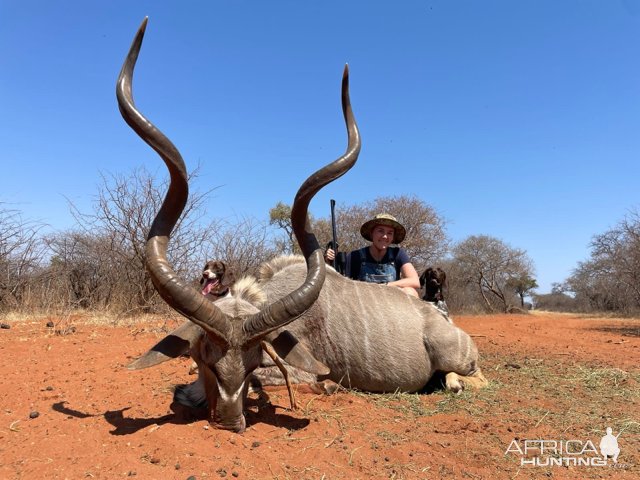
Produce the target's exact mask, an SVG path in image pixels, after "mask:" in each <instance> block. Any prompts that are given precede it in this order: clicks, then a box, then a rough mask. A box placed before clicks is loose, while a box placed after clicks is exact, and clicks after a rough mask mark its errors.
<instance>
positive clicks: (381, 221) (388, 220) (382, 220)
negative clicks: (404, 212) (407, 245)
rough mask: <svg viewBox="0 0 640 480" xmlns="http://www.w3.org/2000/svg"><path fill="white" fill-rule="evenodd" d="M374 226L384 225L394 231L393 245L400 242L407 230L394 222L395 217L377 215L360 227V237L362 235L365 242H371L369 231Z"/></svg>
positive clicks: (385, 214) (384, 214)
mask: <svg viewBox="0 0 640 480" xmlns="http://www.w3.org/2000/svg"><path fill="white" fill-rule="evenodd" d="M376 225H386V226H387V227H391V228H393V230H394V231H395V233H394V234H393V243H396V244H397V243H400V242H402V241H403V240H404V237H405V235H406V234H407V230H406V229H405V228H404V227H403V226H402V225H401V224H400V222H398V221H397V220H396V217H394V216H393V215H389V214H388V213H379V214H378V215H376V216H375V217H373V218H372V219H371V220H369V221H368V222H365V223H363V224H362V227H360V235H362V236H363V237H364V238H365V240H369V241H370V242H371V241H372V240H371V231H372V230H373V227H375V226H376Z"/></svg>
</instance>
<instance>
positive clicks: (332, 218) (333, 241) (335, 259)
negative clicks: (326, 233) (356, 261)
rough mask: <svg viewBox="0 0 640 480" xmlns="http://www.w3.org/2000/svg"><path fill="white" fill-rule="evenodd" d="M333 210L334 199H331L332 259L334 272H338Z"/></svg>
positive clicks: (336, 238)
mask: <svg viewBox="0 0 640 480" xmlns="http://www.w3.org/2000/svg"><path fill="white" fill-rule="evenodd" d="M335 208H336V201H335V200H334V199H331V233H332V235H333V240H332V243H333V249H332V250H333V251H334V252H335V255H334V257H333V268H335V270H336V271H338V234H337V229H336V212H335Z"/></svg>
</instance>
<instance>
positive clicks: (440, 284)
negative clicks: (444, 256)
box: [420, 267, 447, 303]
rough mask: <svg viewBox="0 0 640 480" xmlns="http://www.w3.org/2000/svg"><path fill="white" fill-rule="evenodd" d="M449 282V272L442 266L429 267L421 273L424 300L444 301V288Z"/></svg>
mask: <svg viewBox="0 0 640 480" xmlns="http://www.w3.org/2000/svg"><path fill="white" fill-rule="evenodd" d="M446 283H447V274H446V273H444V270H442V269H441V268H440V267H436V268H432V267H429V268H427V269H426V270H425V271H424V273H423V274H422V275H420V286H421V287H424V296H423V297H422V299H423V300H425V301H427V302H433V303H438V302H444V293H443V288H444V286H445V284H446Z"/></svg>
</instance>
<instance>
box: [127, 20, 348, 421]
mask: <svg viewBox="0 0 640 480" xmlns="http://www.w3.org/2000/svg"><path fill="white" fill-rule="evenodd" d="M146 25H147V19H146V18H145V19H144V21H143V22H142V25H141V26H140V28H139V30H138V32H137V34H136V36H135V38H134V40H133V43H132V45H131V48H130V50H129V53H128V55H127V57H126V59H125V62H124V64H123V66H122V70H121V72H120V75H119V77H118V81H117V86H116V96H117V99H118V106H119V108H120V112H121V114H122V116H123V118H124V119H125V121H126V122H127V123H128V124H129V126H130V127H131V128H132V129H133V130H134V131H135V132H136V133H137V134H138V135H139V136H140V137H141V138H142V139H143V140H144V141H145V142H146V143H147V144H149V146H151V147H152V148H153V149H154V150H155V151H156V152H157V153H158V154H159V155H160V157H161V158H162V160H163V161H164V163H165V164H166V166H167V168H168V170H169V174H170V184H169V188H168V192H167V194H166V197H165V199H164V202H163V204H162V206H161V208H160V210H159V212H158V213H157V215H156V217H155V219H154V221H153V224H152V226H151V229H150V232H149V235H148V237H147V245H146V263H147V269H148V271H149V274H150V277H151V279H152V281H153V284H154V286H155V288H156V290H157V291H158V293H159V294H160V295H161V296H162V298H163V299H164V300H165V301H166V302H167V303H168V304H169V305H170V306H171V307H172V308H174V309H175V310H176V311H177V312H179V313H180V314H182V315H183V316H184V317H186V318H187V319H189V320H190V322H187V323H185V324H184V325H183V326H182V327H180V328H178V329H177V330H176V331H175V332H173V333H172V334H170V335H169V336H168V337H167V338H165V339H164V340H163V341H161V342H160V344H159V345H158V346H156V347H154V349H152V350H151V351H150V352H148V353H147V354H146V355H144V356H143V357H141V358H140V359H138V360H137V361H135V362H134V363H133V364H132V365H130V368H132V369H137V368H145V367H147V366H151V365H153V364H155V363H158V359H166V358H167V356H169V357H173V356H176V355H178V354H180V353H181V352H182V351H185V350H189V349H190V354H191V356H192V357H193V359H194V360H195V361H196V363H197V364H198V371H199V374H198V375H199V378H198V385H199V386H200V387H201V388H199V389H193V388H192V389H179V390H177V391H176V399H177V400H178V401H182V402H183V403H189V404H190V405H193V404H194V403H195V404H200V405H202V404H205V405H206V406H207V410H208V416H209V421H210V422H211V423H212V424H214V425H215V426H217V427H219V428H224V429H228V430H233V431H236V432H242V431H244V429H245V426H246V422H245V418H244V414H243V410H244V402H245V399H246V396H247V389H248V386H249V381H248V380H249V377H250V375H251V373H252V372H253V371H254V370H255V369H256V368H258V367H259V366H260V363H261V361H262V348H264V346H267V347H268V348H269V349H270V350H271V351H273V352H275V353H276V354H277V355H278V356H279V357H281V358H283V359H284V360H285V361H286V362H288V363H290V364H291V365H296V366H297V367H300V368H302V369H305V370H307V371H311V372H315V373H316V374H320V373H327V372H328V370H327V368H326V367H325V366H324V365H322V364H320V363H318V362H317V361H316V360H315V359H314V358H313V357H311V356H310V355H309V354H308V351H307V350H306V349H305V347H304V346H303V345H302V344H300V343H297V341H296V340H295V338H293V337H292V336H291V334H289V333H288V332H284V333H282V334H280V335H277V334H276V333H274V332H275V331H276V330H278V329H280V328H282V327H283V326H285V325H287V324H288V323H290V322H292V321H294V320H295V319H296V318H298V317H299V316H300V315H301V314H303V313H304V312H305V311H306V310H307V309H309V307H310V306H311V305H313V303H314V302H315V301H316V299H317V298H318V295H319V293H320V290H321V288H322V285H323V283H324V280H325V275H326V271H325V264H324V260H323V256H322V251H321V249H320V248H319V245H318V242H317V240H316V237H315V235H314V234H313V232H312V231H311V229H310V222H309V221H308V219H307V210H308V206H309V203H310V201H311V199H312V198H313V197H314V195H315V194H316V193H317V192H318V191H319V190H320V189H321V188H322V187H324V186H325V185H327V184H328V183H330V182H332V181H333V180H335V179H337V178H338V177H340V176H342V175H343V174H344V173H346V172H347V171H348V170H349V169H350V168H351V167H352V166H353V165H354V163H355V162H356V160H357V157H358V154H359V152H360V136H359V132H358V129H357V126H356V123H355V119H354V117H353V114H352V112H351V106H350V102H349V94H348V69H347V68H346V67H345V72H344V76H343V81H342V108H343V113H344V117H345V122H346V125H347V132H348V147H347V151H346V153H345V154H344V155H343V156H342V157H340V158H338V159H337V160H335V161H334V162H332V163H330V164H329V165H326V166H325V167H323V168H321V169H320V170H318V171H317V172H315V173H314V174H313V175H311V176H310V177H309V178H308V179H307V180H306V181H305V182H304V183H303V184H302V186H301V187H300V189H299V190H298V192H297V194H296V196H295V200H294V203H293V206H292V211H291V223H292V227H293V230H294V233H295V236H296V239H297V241H298V243H299V245H300V247H301V250H302V252H303V253H304V258H305V260H306V267H303V268H304V270H305V271H306V273H305V275H304V278H303V279H301V281H300V283H298V285H296V286H294V287H292V289H291V290H290V291H289V292H287V293H286V294H285V295H282V296H280V297H279V298H278V299H274V300H270V301H268V302H265V300H266V299H265V296H264V294H263V293H262V292H261V291H260V288H259V287H258V286H257V285H256V282H255V280H252V279H244V280H240V281H238V282H237V283H236V285H235V286H234V289H233V292H234V294H233V296H232V297H228V298H224V299H222V300H220V301H217V302H215V303H213V302H211V301H209V300H208V299H206V298H205V296H203V295H202V294H201V293H200V292H199V291H197V290H196V289H195V288H194V287H193V286H192V285H191V284H190V283H189V282H188V281H186V280H184V279H182V278H180V277H179V276H178V275H177V273H176V272H175V271H174V270H173V268H172V267H171V265H170V264H169V261H168V259H167V245H168V242H169V238H170V234H171V231H172V229H173V228H174V226H175V225H176V222H177V221H178V219H179V217H180V215H181V214H182V211H183V209H184V206H185V204H186V201H187V197H188V184H187V172H186V167H185V164H184V161H183V159H182V157H181V155H180V153H179V152H178V150H177V149H176V147H175V146H174V145H173V144H172V143H171V141H170V140H169V139H168V138H167V137H165V136H164V135H163V134H162V132H160V131H159V130H158V129H157V128H156V127H155V126H154V125H153V124H152V123H151V122H150V121H149V120H147V119H146V118H145V117H144V115H143V114H142V113H140V111H139V110H138V109H137V108H136V106H135V104H134V101H133V94H132V80H133V70H134V67H135V63H136V60H137V58H138V54H139V51H140V46H141V44H142V39H143V36H144V32H145V29H146ZM265 342H268V344H266V343H265ZM194 395H195V397H197V398H194Z"/></svg>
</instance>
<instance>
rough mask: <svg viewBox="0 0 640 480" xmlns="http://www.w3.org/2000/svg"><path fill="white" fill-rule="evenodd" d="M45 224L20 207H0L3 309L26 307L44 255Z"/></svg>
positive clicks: (0, 297) (0, 269) (1, 303)
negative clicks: (42, 235) (30, 218)
mask: <svg viewBox="0 0 640 480" xmlns="http://www.w3.org/2000/svg"><path fill="white" fill-rule="evenodd" d="M43 227H44V225H43V224H41V223H39V222H34V221H28V220H25V219H24V218H23V217H22V215H21V213H20V212H19V211H17V210H14V209H7V208H0V310H10V309H16V308H19V307H23V306H27V305H26V303H27V301H28V298H27V297H28V296H29V295H30V292H31V287H32V286H33V284H34V283H35V275H36V274H37V271H38V269H39V267H40V265H41V264H42V261H43V257H44V245H43V243H42V241H41V238H40V231H41V229H42V228H43Z"/></svg>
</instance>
